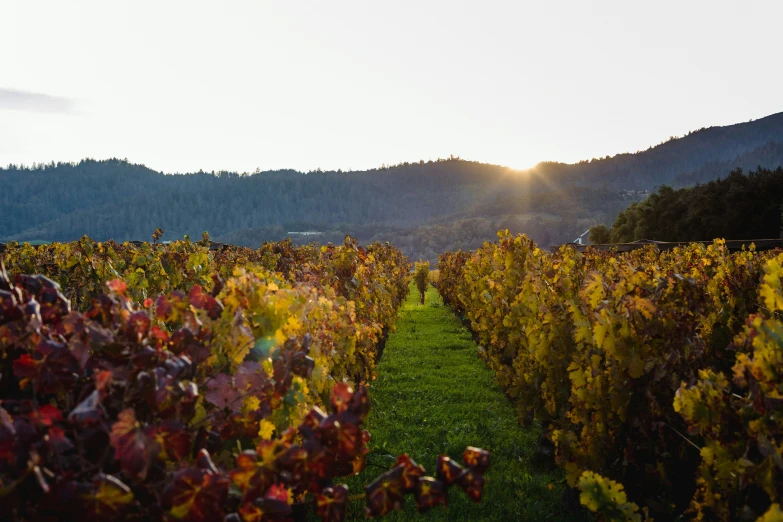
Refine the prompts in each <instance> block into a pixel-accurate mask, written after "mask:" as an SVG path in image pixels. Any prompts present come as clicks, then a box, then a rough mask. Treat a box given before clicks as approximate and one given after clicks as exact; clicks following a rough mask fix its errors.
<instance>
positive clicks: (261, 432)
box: [258, 419, 275, 440]
mask: <svg viewBox="0 0 783 522" xmlns="http://www.w3.org/2000/svg"><path fill="white" fill-rule="evenodd" d="M274 432H275V425H274V424H272V423H271V422H269V421H268V420H266V419H261V422H260V423H259V426H258V436H259V437H261V438H262V439H264V440H270V439H271V438H272V435H273V434H274Z"/></svg>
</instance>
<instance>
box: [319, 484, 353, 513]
mask: <svg viewBox="0 0 783 522" xmlns="http://www.w3.org/2000/svg"><path fill="white" fill-rule="evenodd" d="M347 503H348V486H346V485H345V484H340V485H339V486H335V487H334V488H326V489H325V490H323V491H322V492H321V493H320V494H318V495H316V496H315V512H316V514H317V515H318V516H319V517H321V520H322V521H323V522H342V521H343V520H345V508H346V505H347Z"/></svg>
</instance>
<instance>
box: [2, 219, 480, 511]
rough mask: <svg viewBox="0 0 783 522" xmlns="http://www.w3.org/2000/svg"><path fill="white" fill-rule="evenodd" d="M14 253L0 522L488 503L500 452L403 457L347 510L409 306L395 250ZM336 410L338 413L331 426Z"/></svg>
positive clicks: (152, 247) (200, 245)
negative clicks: (391, 339)
mask: <svg viewBox="0 0 783 522" xmlns="http://www.w3.org/2000/svg"><path fill="white" fill-rule="evenodd" d="M160 234H161V231H156V234H155V235H154V236H153V239H154V241H153V243H144V244H128V243H126V244H117V243H113V242H105V243H99V242H95V241H92V240H90V239H89V238H83V239H82V240H80V241H78V242H75V243H70V244H52V245H43V246H39V247H33V246H30V245H17V244H8V245H7V248H6V250H5V252H3V253H2V265H3V267H2V269H1V270H0V348H2V360H0V364H1V365H2V366H1V367H0V376H1V378H0V499H1V500H0V518H1V519H3V520H47V521H48V520H78V519H88V520H181V521H192V522H200V521H223V520H230V521H245V522H259V521H262V520H263V521H266V520H306V519H307V517H308V516H309V513H314V514H316V515H318V516H319V517H320V518H321V519H322V520H326V521H340V520H343V519H344V518H345V516H346V509H347V505H348V504H349V501H356V499H357V498H363V499H364V502H365V506H366V507H365V511H366V515H367V516H371V517H376V516H382V515H385V514H387V513H388V512H390V511H392V510H395V509H399V508H400V507H401V505H402V503H403V500H404V496H406V495H412V496H413V497H414V498H415V505H416V507H417V509H418V510H419V511H420V512H423V511H427V510H428V509H430V508H432V507H435V506H437V505H438V504H445V503H446V501H447V498H448V495H447V490H448V489H449V486H451V485H455V486H456V487H457V488H459V489H462V490H464V492H465V494H467V496H468V498H470V499H472V500H473V501H479V500H480V499H481V497H482V490H483V486H484V481H485V480H484V477H483V475H484V472H485V471H486V470H487V468H488V466H489V453H488V452H486V451H484V450H482V449H479V448H475V447H467V449H464V452H462V460H463V461H464V464H460V463H458V462H457V461H455V460H451V459H450V458H448V457H447V456H444V455H441V456H440V457H439V458H438V459H437V465H436V467H435V475H436V476H435V477H429V476H425V470H424V467H423V466H420V465H419V464H416V463H415V462H414V461H413V460H412V458H411V457H409V456H408V455H405V454H402V455H399V457H398V458H397V459H396V462H392V463H391V465H390V466H389V468H390V469H388V468H387V469H388V471H386V472H384V473H382V474H381V475H380V476H378V477H377V478H375V480H373V481H371V483H370V484H368V485H366V486H365V487H364V493H362V494H353V493H352V494H351V495H349V490H348V487H347V486H346V485H344V484H343V483H342V482H341V481H340V480H339V478H340V477H346V476H349V475H353V474H355V473H358V472H360V471H362V470H363V469H364V467H365V460H366V456H367V453H368V451H369V450H368V442H369V438H370V435H369V433H368V432H367V431H366V430H364V429H363V426H362V425H363V422H364V421H365V419H366V417H367V415H368V412H369V410H370V402H369V399H368V390H367V386H368V384H369V383H371V382H372V380H373V378H374V376H375V366H376V361H377V360H378V358H379V356H380V353H381V350H382V349H383V343H384V341H385V338H386V334H387V332H389V331H393V330H394V328H395V322H396V317H397V311H398V309H399V307H400V305H401V303H402V302H403V300H404V299H405V298H406V297H407V295H408V293H409V281H410V271H411V264H410V263H409V261H408V260H407V258H405V256H403V255H402V253H401V252H400V251H399V250H397V249H395V248H394V247H391V246H389V245H388V244H379V243H376V244H372V245H369V246H367V247H366V248H365V247H361V246H359V245H358V244H357V243H356V241H354V240H351V239H350V238H346V241H345V243H344V244H343V245H339V246H333V245H328V246H325V247H315V246H306V247H294V246H293V245H292V244H291V243H290V242H281V243H268V244H265V245H263V246H262V247H261V248H260V249H258V250H252V249H247V248H235V247H226V248H222V249H220V250H217V251H211V250H210V249H209V240H208V237H204V238H202V240H201V241H198V242H191V241H189V240H187V239H186V240H183V241H175V242H172V243H169V244H166V245H162V244H159V243H158V242H157V241H158V239H159V238H160ZM325 410H327V411H325Z"/></svg>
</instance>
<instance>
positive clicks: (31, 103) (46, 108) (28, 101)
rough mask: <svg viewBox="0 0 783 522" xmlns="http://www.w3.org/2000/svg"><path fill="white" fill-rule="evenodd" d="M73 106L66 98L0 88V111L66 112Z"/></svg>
mask: <svg viewBox="0 0 783 522" xmlns="http://www.w3.org/2000/svg"><path fill="white" fill-rule="evenodd" d="M72 108H73V103H72V102H71V100H69V99H67V98H61V97H59V96H50V95H48V94H40V93H37V92H30V91H19V90H16V89H3V88H0V111H1V110H11V111H26V112H53V113H66V112H70V111H71V109H72Z"/></svg>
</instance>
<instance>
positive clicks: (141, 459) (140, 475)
mask: <svg viewBox="0 0 783 522" xmlns="http://www.w3.org/2000/svg"><path fill="white" fill-rule="evenodd" d="M110 441H111V445H112V447H114V458H115V459H117V460H119V461H120V466H121V468H122V472H123V473H125V474H126V475H128V477H130V478H133V479H140V480H143V479H144V477H146V475H147V467H148V465H149V457H150V455H149V453H150V448H149V441H148V439H147V437H146V435H145V434H144V433H143V432H142V430H141V429H140V427H139V424H138V423H137V422H136V414H135V413H134V411H133V409H132V408H128V409H126V410H124V411H122V412H120V414H119V415H118V416H117V422H115V423H114V424H113V425H112V427H111V435H110Z"/></svg>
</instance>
